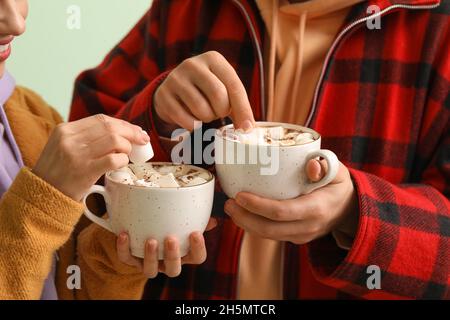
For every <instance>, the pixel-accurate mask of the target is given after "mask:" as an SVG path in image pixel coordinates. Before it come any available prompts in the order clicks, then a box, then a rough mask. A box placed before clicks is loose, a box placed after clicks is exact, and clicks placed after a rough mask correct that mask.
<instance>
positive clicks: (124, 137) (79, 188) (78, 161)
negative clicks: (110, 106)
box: [33, 114, 150, 201]
mask: <svg viewBox="0 0 450 320" xmlns="http://www.w3.org/2000/svg"><path fill="white" fill-rule="evenodd" d="M148 141H150V138H149V136H148V135H147V133H145V132H144V131H142V129H141V128H140V127H138V126H135V125H132V124H130V123H128V122H126V121H123V120H118V119H115V118H111V117H108V116H105V115H102V114H98V115H95V116H92V117H89V118H85V119H82V120H78V121H75V122H69V123H63V124H60V125H58V126H57V127H56V129H55V130H54V131H53V133H52V135H51V136H50V139H49V141H48V143H47V145H46V146H45V148H44V150H43V152H42V154H41V156H40V158H39V160H38V161H37V163H36V166H35V167H34V169H33V172H34V174H36V175H37V176H39V177H41V178H42V179H43V180H45V181H47V182H48V183H49V184H51V185H53V186H54V187H55V188H56V189H58V190H60V191H61V192H63V193H64V194H65V195H67V196H69V197H71V198H72V199H74V200H76V201H80V200H81V199H82V198H83V196H84V195H85V194H86V192H87V191H88V190H89V188H90V187H91V186H92V185H93V184H94V183H95V182H97V180H98V179H99V178H100V177H101V176H102V175H103V174H105V173H106V172H107V171H110V170H115V169H119V168H121V167H124V166H126V165H127V164H128V162H129V159H128V155H129V154H130V152H131V147H132V144H140V145H144V144H146V143H147V142H148Z"/></svg>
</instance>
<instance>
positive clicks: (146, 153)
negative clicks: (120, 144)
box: [129, 142, 154, 164]
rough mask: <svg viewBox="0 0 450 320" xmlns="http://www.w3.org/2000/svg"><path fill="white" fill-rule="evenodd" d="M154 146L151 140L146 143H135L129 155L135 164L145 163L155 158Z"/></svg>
mask: <svg viewBox="0 0 450 320" xmlns="http://www.w3.org/2000/svg"><path fill="white" fill-rule="evenodd" d="M153 155H154V153H153V148H152V145H151V144H150V142H148V143H147V144H146V145H143V146H142V145H137V144H133V145H132V148H131V153H130V155H129V158H130V161H131V162H133V163H135V164H144V163H146V162H147V161H148V160H150V159H151V158H153Z"/></svg>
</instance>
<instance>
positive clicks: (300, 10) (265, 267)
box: [237, 0, 363, 299]
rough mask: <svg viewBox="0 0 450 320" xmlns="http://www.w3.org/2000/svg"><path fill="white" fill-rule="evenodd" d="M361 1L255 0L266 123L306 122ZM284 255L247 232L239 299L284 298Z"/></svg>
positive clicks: (280, 247)
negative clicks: (333, 50) (262, 28)
mask: <svg viewBox="0 0 450 320" xmlns="http://www.w3.org/2000/svg"><path fill="white" fill-rule="evenodd" d="M362 1H363V0H310V1H290V2H289V1H287V0H256V3H257V5H258V8H259V10H260V12H261V16H262V18H263V20H264V23H265V25H266V29H267V31H268V35H267V36H268V37H269V39H270V48H265V52H264V56H265V61H264V63H265V66H266V68H267V70H268V73H267V74H266V82H267V83H268V92H267V98H268V108H267V120H268V121H280V122H288V123H295V124H300V125H303V124H305V122H306V119H307V117H308V114H309V111H310V108H311V103H312V100H313V95H314V89H315V87H316V85H317V82H318V79H319V76H320V71H321V69H322V65H323V63H324V60H325V56H326V54H327V52H328V50H329V48H330V47H331V45H332V43H333V40H334V39H335V37H336V35H337V32H338V31H339V29H340V28H341V27H342V25H343V23H344V21H345V18H346V16H347V14H348V12H349V11H350V9H351V7H352V6H353V5H355V4H356V3H359V2H362ZM294 2H295V3H294ZM267 42H268V41H266V43H267ZM282 252H283V243H281V242H278V241H273V240H268V239H262V238H259V237H257V236H254V235H250V234H248V233H245V235H244V238H243V243H242V248H241V253H240V259H239V272H238V275H239V279H238V291H237V292H238V293H237V294H238V298H239V299H282V297H283V295H282V290H283V286H282V278H283V274H282V273H283V272H282V271H283V254H282Z"/></svg>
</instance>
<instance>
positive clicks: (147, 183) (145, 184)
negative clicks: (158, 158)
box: [134, 179, 159, 187]
mask: <svg viewBox="0 0 450 320" xmlns="http://www.w3.org/2000/svg"><path fill="white" fill-rule="evenodd" d="M134 185H136V186H139V187H159V185H158V184H157V183H154V182H151V181H145V180H144V179H140V180H136V181H134Z"/></svg>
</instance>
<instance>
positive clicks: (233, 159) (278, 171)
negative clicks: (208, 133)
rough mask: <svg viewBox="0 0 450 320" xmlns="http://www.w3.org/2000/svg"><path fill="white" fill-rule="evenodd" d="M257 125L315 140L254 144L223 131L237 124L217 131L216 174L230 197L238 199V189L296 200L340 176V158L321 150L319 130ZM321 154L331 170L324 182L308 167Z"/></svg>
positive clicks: (290, 125) (291, 125)
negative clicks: (308, 171)
mask: <svg viewBox="0 0 450 320" xmlns="http://www.w3.org/2000/svg"><path fill="white" fill-rule="evenodd" d="M256 125H257V126H260V127H276V126H282V127H284V128H287V129H294V130H300V131H302V132H309V133H311V134H312V135H313V137H314V139H315V140H314V141H313V142H310V143H307V144H301V145H292V146H263V145H252V144H243V143H240V142H236V141H232V140H229V139H226V138H224V137H223V135H222V132H223V130H226V129H229V128H232V126H233V125H227V126H225V127H222V128H221V129H219V130H217V131H216V135H215V142H214V143H215V161H216V173H217V177H218V179H219V181H220V185H221V187H222V189H223V191H224V192H225V194H226V195H227V196H228V197H230V198H234V197H235V196H236V194H237V193H238V192H241V191H247V192H251V193H254V194H256V195H259V196H262V197H266V198H270V199H277V200H285V199H292V198H296V197H298V196H300V195H302V194H308V193H310V192H312V191H314V190H316V189H318V188H320V187H323V186H325V185H327V184H328V183H330V182H331V181H332V180H333V179H334V178H335V177H336V174H337V172H338V169H339V161H338V159H337V157H336V155H335V154H334V153H333V152H331V151H329V150H322V149H320V135H319V134H318V133H317V132H316V131H314V130H312V129H309V128H306V127H302V126H298V125H293V124H286V123H278V122H257V123H256ZM239 152H241V153H239ZM317 157H321V158H323V159H325V160H326V162H327V164H328V171H327V173H326V174H325V176H324V177H323V178H322V179H321V180H320V181H318V182H311V181H310V180H309V179H308V177H307V175H306V170H305V166H306V163H307V162H308V161H309V160H310V159H313V158H317Z"/></svg>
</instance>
